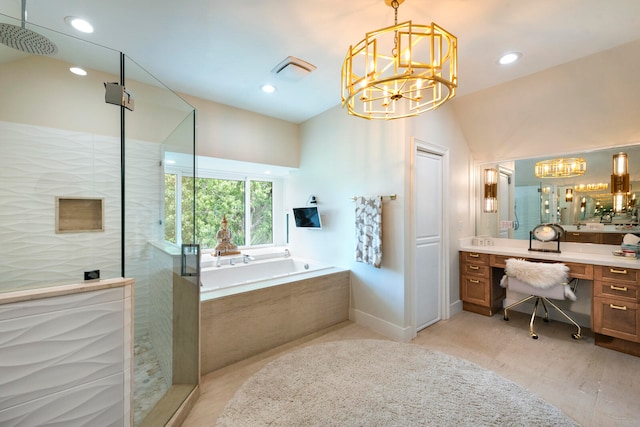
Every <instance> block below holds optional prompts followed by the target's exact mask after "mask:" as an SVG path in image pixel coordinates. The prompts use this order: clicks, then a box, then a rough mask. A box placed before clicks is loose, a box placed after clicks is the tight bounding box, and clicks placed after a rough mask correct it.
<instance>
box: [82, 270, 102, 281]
mask: <svg viewBox="0 0 640 427" xmlns="http://www.w3.org/2000/svg"><path fill="white" fill-rule="evenodd" d="M99 278H100V270H90V271H85V272H84V280H97V279H99Z"/></svg>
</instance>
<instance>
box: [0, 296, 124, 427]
mask: <svg viewBox="0 0 640 427" xmlns="http://www.w3.org/2000/svg"><path fill="white" fill-rule="evenodd" d="M125 297H126V295H125V289H124V288H113V289H106V290H100V291H95V292H86V293H77V294H70V295H64V296H58V297H52V298H44V299H35V300H30V301H23V302H17V303H9V304H5V305H0V425H2V426H33V425H44V424H47V425H65V426H110V425H128V418H127V417H128V415H129V413H130V412H129V411H128V410H127V408H126V407H127V406H129V401H128V400H125V397H127V396H130V393H128V392H126V391H125V389H126V388H127V387H129V383H128V382H127V380H128V378H130V376H129V375H130V373H129V372H128V367H127V366H125V361H126V360H129V359H128V358H127V357H126V356H125V353H127V352H129V353H130V352H131V342H130V341H129V342H126V341H125V339H126V338H127V334H125V330H124V328H125V327H126V324H127V322H126V321H125V318H124V315H125V313H126V310H125V308H126V298H125ZM129 314H130V312H129ZM129 338H130V336H129Z"/></svg>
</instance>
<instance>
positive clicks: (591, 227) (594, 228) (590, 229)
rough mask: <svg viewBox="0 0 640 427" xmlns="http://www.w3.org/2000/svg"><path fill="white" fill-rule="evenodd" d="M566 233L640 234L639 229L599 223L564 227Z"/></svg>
mask: <svg viewBox="0 0 640 427" xmlns="http://www.w3.org/2000/svg"><path fill="white" fill-rule="evenodd" d="M562 228H564V231H571V232H579V233H616V234H621V233H622V234H627V233H633V234H638V233H640V228H639V227H637V226H636V227H626V226H621V225H613V224H599V223H595V224H592V223H588V224H586V225H581V226H580V228H578V226H576V225H563V226H562Z"/></svg>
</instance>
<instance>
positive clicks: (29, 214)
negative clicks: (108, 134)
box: [0, 122, 120, 291]
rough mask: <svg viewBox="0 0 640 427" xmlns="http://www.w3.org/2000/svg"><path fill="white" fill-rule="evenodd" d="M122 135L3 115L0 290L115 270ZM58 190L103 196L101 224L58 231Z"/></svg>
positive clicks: (117, 262)
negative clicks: (98, 133)
mask: <svg viewBox="0 0 640 427" xmlns="http://www.w3.org/2000/svg"><path fill="white" fill-rule="evenodd" d="M119 157H120V154H119V142H118V141H115V140H113V139H110V138H104V137H97V136H95V135H91V134H83V133H78V132H70V131H66V130H60V129H52V128H45V127H39V126H26V125H21V124H15V123H7V122H0V170H1V171H2V172H1V175H0V200H1V201H2V203H0V241H1V242H2V245H0V291H6V290H11V289H17V288H24V287H35V286H45V285H55V284H64V283H74V282H78V281H81V280H82V279H83V272H84V271H86V270H88V269H100V273H101V277H102V278H113V277H118V276H120V177H119V176H120V160H119ZM56 196H74V197H103V198H104V207H105V231H104V232H96V233H65V234H56V233H55V212H56V209H55V207H56V205H55V202H56V201H55V198H56Z"/></svg>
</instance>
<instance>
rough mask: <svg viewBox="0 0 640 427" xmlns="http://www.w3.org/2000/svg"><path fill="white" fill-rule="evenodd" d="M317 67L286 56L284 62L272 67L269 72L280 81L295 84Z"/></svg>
mask: <svg viewBox="0 0 640 427" xmlns="http://www.w3.org/2000/svg"><path fill="white" fill-rule="evenodd" d="M316 68H317V67H316V66H315V65H313V64H310V63H308V62H307V61H303V60H302V59H300V58H296V57H294V56H288V57H286V58H285V59H284V61H282V62H280V63H279V64H278V65H276V66H275V67H273V70H271V72H272V73H273V74H275V75H276V76H277V77H278V78H280V79H282V80H288V81H292V82H297V81H299V80H302V78H303V77H305V76H307V75H309V74H310V73H311V72H312V71H313V70H315V69H316Z"/></svg>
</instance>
